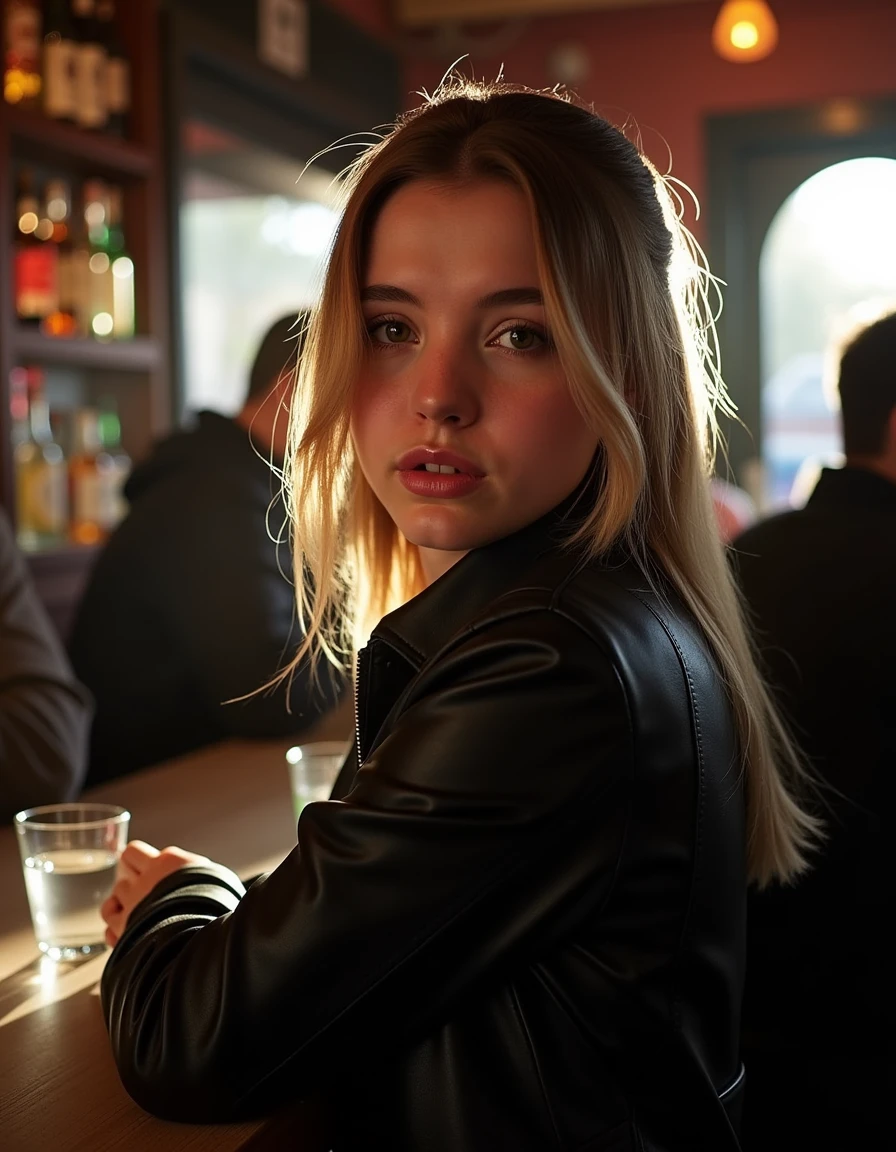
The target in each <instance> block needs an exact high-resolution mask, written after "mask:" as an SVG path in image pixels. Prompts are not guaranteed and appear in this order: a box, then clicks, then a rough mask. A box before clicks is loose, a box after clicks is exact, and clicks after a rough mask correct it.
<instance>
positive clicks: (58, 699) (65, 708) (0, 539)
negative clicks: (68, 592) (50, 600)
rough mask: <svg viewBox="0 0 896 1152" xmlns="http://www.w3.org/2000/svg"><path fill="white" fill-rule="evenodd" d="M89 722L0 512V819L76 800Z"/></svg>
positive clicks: (82, 694)
mask: <svg viewBox="0 0 896 1152" xmlns="http://www.w3.org/2000/svg"><path fill="white" fill-rule="evenodd" d="M90 716H91V702H90V698H89V696H88V694H87V692H86V691H85V689H84V687H83V685H81V684H79V683H78V681H77V680H76V678H75V676H74V674H73V673H72V669H71V666H70V664H69V661H68V657H67V656H66V654H65V649H64V648H63V646H62V643H61V641H60V639H59V637H58V635H57V634H56V630H55V628H54V627H53V624H52V622H51V620H50V618H49V616H48V615H47V612H46V609H45V608H44V606H43V604H42V603H41V601H40V599H39V598H38V595H37V591H36V589H35V587H34V582H33V580H32V578H31V574H30V572H29V571H28V567H27V565H26V564H25V559H24V557H23V556H22V554H21V552H20V551H19V547H18V545H17V543H16V539H15V535H14V533H13V530H12V526H11V525H10V522H9V519H8V518H7V515H6V513H5V512H3V511H2V510H0V820H3V821H6V820H11V819H12V817H13V816H14V815H15V813H16V812H18V811H20V810H21V809H23V808H33V807H36V806H37V805H39V804H55V803H58V802H60V801H64V800H73V799H74V798H75V797H76V796H77V795H78V793H79V791H80V790H81V785H82V784H83V781H84V774H85V772H86V770H87V733H88V729H89V725H90Z"/></svg>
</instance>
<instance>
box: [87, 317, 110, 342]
mask: <svg viewBox="0 0 896 1152" xmlns="http://www.w3.org/2000/svg"><path fill="white" fill-rule="evenodd" d="M113 326H114V321H113V320H112V316H111V314H110V313H109V312H97V314H96V316H94V318H93V323H92V324H91V327H92V328H93V334H94V336H99V337H100V339H102V338H103V337H105V336H111V335H112V328H113Z"/></svg>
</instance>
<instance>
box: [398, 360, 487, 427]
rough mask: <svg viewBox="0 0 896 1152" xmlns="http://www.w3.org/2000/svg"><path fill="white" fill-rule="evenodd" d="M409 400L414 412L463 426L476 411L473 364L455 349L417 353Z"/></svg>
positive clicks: (471, 420) (477, 399)
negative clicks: (415, 375)
mask: <svg viewBox="0 0 896 1152" xmlns="http://www.w3.org/2000/svg"><path fill="white" fill-rule="evenodd" d="M415 369H416V373H417V380H416V383H415V386H414V391H413V395H412V397H411V403H412V405H413V409H414V412H415V413H416V415H417V416H419V417H420V418H422V419H423V420H428V421H432V422H433V423H434V424H439V425H441V424H451V425H457V426H459V427H464V426H465V425H467V424H472V423H473V421H474V420H475V419H476V417H477V416H478V414H479V408H480V396H479V389H478V388H477V383H476V366H475V365H474V364H472V363H470V362H469V359H468V358H465V357H463V356H461V355H459V354H458V353H457V352H455V351H453V350H452V351H444V350H433V351H432V352H431V353H430V355H428V356H427V355H423V356H420V357H419V359H418V362H417V364H416V366H415Z"/></svg>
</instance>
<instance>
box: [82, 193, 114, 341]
mask: <svg viewBox="0 0 896 1152" xmlns="http://www.w3.org/2000/svg"><path fill="white" fill-rule="evenodd" d="M84 220H85V222H86V225H87V242H88V248H89V252H90V256H89V259H88V262H87V267H88V277H87V286H86V292H87V299H86V325H87V330H88V333H89V335H91V336H95V337H97V339H99V340H109V339H110V338H111V336H112V330H113V328H114V325H115V321H114V318H113V313H114V310H115V281H114V278H113V276H112V260H111V258H110V256H109V193H108V188H107V186H106V185H105V184H104V183H103V181H102V180H87V181H85V183H84Z"/></svg>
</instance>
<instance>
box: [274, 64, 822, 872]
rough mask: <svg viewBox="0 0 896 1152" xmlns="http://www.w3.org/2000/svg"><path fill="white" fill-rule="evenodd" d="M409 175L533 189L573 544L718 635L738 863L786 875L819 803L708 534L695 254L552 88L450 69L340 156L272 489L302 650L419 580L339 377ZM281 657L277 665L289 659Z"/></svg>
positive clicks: (335, 646) (705, 321)
mask: <svg viewBox="0 0 896 1152" xmlns="http://www.w3.org/2000/svg"><path fill="white" fill-rule="evenodd" d="M415 179H428V180H437V181H445V182H448V183H457V182H465V181H470V180H479V179H497V180H502V181H509V182H510V183H512V184H513V185H514V186H515V187H517V188H518V189H519V190H521V192H522V193H523V195H524V196H525V197H526V200H527V202H528V205H529V208H530V212H531V216H532V221H533V228H534V231H535V238H536V245H537V251H538V258H539V266H540V273H541V278H542V289H543V292H544V296H545V309H546V314H547V318H548V322H549V325H550V328H551V332H552V337H553V340H554V343H555V346H556V349H557V354H558V356H559V358H560V361H561V364H562V366H563V368H564V370H565V372H566V376H567V379H568V381H569V387H570V391H571V393H572V396H573V397H574V400H575V402H576V404H577V406H578V407H579V409H580V411H581V413H582V416H583V418H584V419H585V420H586V422H587V423H588V425H589V427H591V428H593V429H595V430H599V434H600V436H601V448H600V450H599V454H598V461H597V466H598V470H599V473H600V477H601V483H600V484H599V485H598V494H597V497H596V500H595V503H594V507H593V508H592V509H591V511H590V513H589V515H588V516H587V518H586V519H585V521H584V522H583V523H582V524H581V527H580V529H579V530H578V531H577V533H576V535H575V537H574V538H573V540H572V541H571V543H577V544H579V545H580V546H581V545H584V546H586V547H587V549H588V550H589V552H590V553H591V554H592V555H593V556H601V555H604V554H606V552H607V551H608V550H609V549H610V548H611V547H612V546H614V545H617V544H623V545H624V546H625V547H627V548H628V550H629V551H630V552H631V553H632V554H633V555H634V556H635V557H637V558H638V559H640V560H641V561H642V562H643V563H644V564H645V567H646V568H647V570H648V571H649V568H650V565H651V563H653V564H655V563H656V562H657V561H658V562H659V565H660V567H661V568H662V569H663V570H664V572H665V573H666V575H667V577H668V578H669V579H670V580H671V582H672V584H673V585H674V586H675V588H676V590H677V591H678V593H679V594H680V596H681V597H682V599H683V600H684V602H685V603H686V604H687V605H688V607H689V608H690V609H691V611H692V612H693V614H694V616H695V617H696V619H697V621H698V622H699V624H700V626H701V628H702V629H703V632H704V633H705V635H706V637H707V639H708V641H709V643H710V645H711V646H712V648H713V650H714V652H715V655H716V658H717V660H718V663H719V665H720V667H721V670H722V674H723V677H724V680H725V683H726V685H727V689H728V693H729V696H730V699H731V702H732V705H733V709H734V712H735V715H736V720H737V725H738V730H739V734H740V743H741V747H742V749H743V763H744V770H745V773H746V778H745V785H746V799H747V832H748V869H749V875H750V877H751V879H753V880H755V881H756V882H757V883H759V884H760V885H763V884H766V883H767V882H769V881H770V880H771V879H773V878H775V877H778V878H780V879H782V880H787V879H791V878H793V877H794V876H795V875H797V874H798V873H799V872H800V871H801V870H802V869H803V868H804V867H805V864H806V856H807V852H808V850H809V849H810V848H811V846H812V845H813V843H814V841H815V840H816V839H817V836H818V834H819V827H818V823H817V821H816V820H815V818H814V817H812V816H811V815H809V814H808V813H807V812H806V811H804V810H803V809H802V808H801V807H800V805H799V804H798V803H797V801H796V800H795V798H794V797H795V793H796V789H797V787H798V786H799V785H801V784H802V783H803V782H804V780H805V771H804V769H803V767H802V765H801V763H800V760H799V757H798V755H797V754H796V752H795V751H794V749H793V747H792V745H791V743H790V741H789V739H788V735H787V733H786V731H785V729H784V727H783V725H782V723H781V720H780V719H779V717H778V714H777V712H776V710H775V707H774V705H773V703H772V701H771V699H770V697H769V695H768V693H767V690H766V688H765V686H764V685H763V682H762V680H761V678H760V676H759V674H758V672H757V667H756V662H755V659H754V655H753V651H752V648H751V644H750V641H749V638H748V635H747V631H746V628H745V625H744V619H743V613H742V609H741V605H740V601H739V598H738V594H737V592H736V589H735V586H734V583H733V581H732V577H731V574H730V572H729V569H728V565H727V562H726V559H725V555H724V550H723V547H722V544H721V542H720V540H719V537H718V531H717V527H716V522H715V517H714V513H713V509H712V504H711V499H710V492H709V483H708V478H709V474H710V471H711V465H712V459H713V455H714V450H715V447H716V443H717V431H716V425H715V420H714V414H713V412H714V408H715V407H716V406H718V405H719V404H722V405H724V403H725V396H724V389H723V387H722V384H721V380H720V378H719V376H718V373H717V372H716V371H715V369H714V367H713V364H714V358H713V356H712V355H710V353H711V351H712V348H711V346H710V342H709V337H711V335H712V332H713V328H712V317H711V315H710V314H709V310H708V307H707V299H706V294H705V292H704V286H705V283H706V279H705V275H706V274H705V273H702V272H701V269H700V260H699V257H700V253H699V250H698V249H697V248H696V246H695V245H694V243H693V241H692V239H691V238H690V236H689V234H688V233H687V232H686V230H685V229H684V228H683V226H682V225H681V224H680V222H679V219H678V214H677V213H676V211H675V208H674V205H673V202H672V197H671V196H670V193H669V190H668V187H667V184H666V181H665V180H664V178H662V177H660V176H659V174H658V173H657V172H656V170H655V169H654V168H653V167H652V165H651V164H650V163H649V161H648V160H647V159H646V158H645V157H644V156H643V155H642V154H641V153H640V152H639V150H638V149H637V148H636V147H635V146H634V144H632V143H631V141H630V140H628V138H627V137H626V136H625V135H624V133H623V132H621V131H620V130H619V129H618V128H616V127H614V126H613V125H612V124H610V123H608V122H607V121H606V120H604V119H602V118H601V117H599V116H597V115H596V114H595V113H594V112H592V111H591V110H589V109H587V108H585V107H583V106H581V105H579V104H578V103H576V102H575V101H573V100H572V99H571V98H570V97H568V96H566V95H563V94H559V93H557V92H550V93H540V92H533V91H531V90H528V89H524V88H519V87H517V86H512V85H508V84H502V83H498V84H480V83H471V82H470V81H466V80H463V79H458V78H452V79H451V80H450V81H448V82H445V83H443V85H442V86H441V88H440V89H439V91H438V92H437V93H436V95H435V96H434V97H431V98H428V99H427V101H426V103H424V104H423V105H422V106H421V107H420V108H418V109H417V110H416V111H414V112H410V113H407V114H405V115H404V116H402V117H401V118H400V119H399V120H398V122H397V123H396V125H395V127H394V128H393V130H392V131H391V132H390V133H389V134H388V135H387V136H386V137H385V138H384V139H383V140H382V141H381V142H379V143H378V144H376V145H374V146H373V147H371V148H370V149H369V150H368V151H367V152H366V153H365V154H364V155H363V156H362V157H361V158H360V159H359V160H358V161H357V162H356V163H355V164H354V165H353V167H352V168H351V169H350V171H349V173H348V175H347V181H346V191H347V200H346V207H345V210H344V214H343V216H342V219H341V223H340V226H339V229H338V232H337V235H336V239H335V242H334V246H333V250H332V253H331V256H330V260H329V264H328V268H327V273H326V277H325V281H324V285H323V291H322V295H321V299H320V302H319V305H318V307H317V308H316V310H315V311H314V313H313V316H312V321H311V325H310V330H309V333H308V338H307V342H306V346H305V351H304V355H303V357H302V362H301V365H300V369H299V380H298V383H297V388H296V392H295V398H294V401H293V407H292V416H291V427H290V447H289V451H288V454H287V473H286V476H285V484H286V490H287V507H289V508H290V510H291V516H292V520H293V529H294V540H295V551H296V565H295V570H296V572H302V571H303V570H304V571H306V572H307V573H308V574H309V579H307V580H305V581H297V598H298V603H299V614H300V618H301V621H302V624H303V627H304V628H305V640H304V643H303V645H302V647H301V649H300V650H299V652H298V654H297V656H296V659H295V661H294V662H293V664H292V665H291V667H294V666H295V664H296V663H298V661H299V660H300V659H302V658H304V657H306V656H309V657H310V658H311V659H312V660H315V659H317V658H319V657H320V656H321V655H325V656H326V657H327V658H328V659H330V660H332V661H334V662H337V663H339V662H344V663H348V662H349V661H350V660H351V659H352V656H353V653H354V651H355V650H356V648H357V647H358V645H359V643H360V642H361V639H362V638H363V637H364V636H365V635H366V634H367V633H368V632H369V630H370V629H371V627H372V626H373V625H374V624H375V623H376V621H377V620H378V619H379V618H380V617H381V616H382V615H383V614H385V613H386V612H388V611H390V610H391V609H393V608H395V607H397V606H398V605H399V604H400V603H403V602H404V601H406V600H407V599H408V598H410V597H411V596H413V595H414V594H416V593H417V592H418V591H420V590H421V588H422V586H423V582H422V574H421V569H420V565H419V559H418V556H417V551H416V548H414V547H413V545H411V544H409V543H408V541H407V540H406V539H405V538H404V537H403V536H402V535H401V533H400V532H399V531H398V529H397V528H396V527H395V525H394V524H393V522H392V520H391V519H390V518H389V516H388V514H387V513H386V511H385V509H384V508H383V507H382V505H381V504H380V503H379V502H378V501H377V499H376V498H375V497H374V495H373V493H372V491H371V490H370V488H369V487H368V485H367V483H366V481H365V480H364V478H363V477H362V475H361V472H360V469H359V468H358V467H356V464H355V460H354V454H353V449H352V445H351V440H350V434H349V415H350V409H351V401H352V389H353V386H354V382H355V380H356V379H357V378H358V375H359V373H360V370H361V368H362V363H363V359H364V356H365V345H366V339H367V337H366V332H365V328H364V323H363V318H362V312H361V306H360V290H361V286H362V285H361V278H362V275H363V267H364V260H365V256H366V249H367V245H368V243H369V237H370V234H371V229H372V228H373V225H374V223H375V220H376V217H377V213H378V211H379V209H380V208H381V207H382V205H383V203H384V202H385V200H386V199H387V198H388V196H389V195H390V194H391V193H392V192H394V191H395V190H396V188H398V187H400V186H401V185H402V184H404V183H406V182H408V181H410V180H415ZM287 671H289V670H287Z"/></svg>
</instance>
